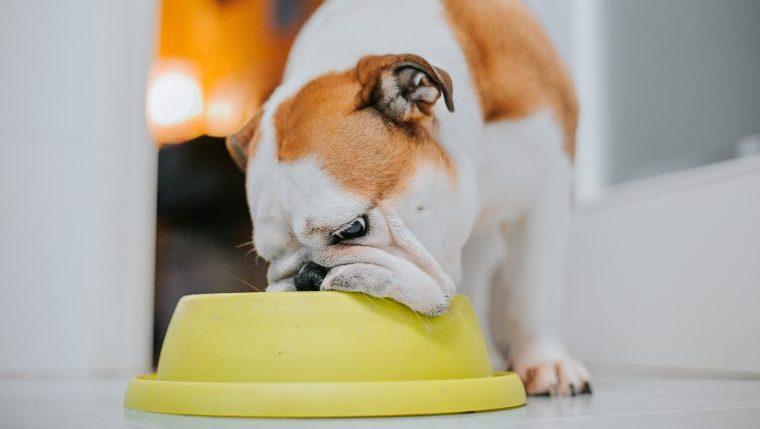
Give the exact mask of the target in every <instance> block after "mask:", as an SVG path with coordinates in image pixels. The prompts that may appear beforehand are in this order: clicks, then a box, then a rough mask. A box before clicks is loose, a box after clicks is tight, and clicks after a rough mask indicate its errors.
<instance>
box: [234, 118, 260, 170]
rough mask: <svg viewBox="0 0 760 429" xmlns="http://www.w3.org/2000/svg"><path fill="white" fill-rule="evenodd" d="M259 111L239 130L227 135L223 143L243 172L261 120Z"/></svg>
mask: <svg viewBox="0 0 760 429" xmlns="http://www.w3.org/2000/svg"><path fill="white" fill-rule="evenodd" d="M261 113H262V112H261V111H259V113H257V114H255V115H253V118H251V120H250V121H248V123H247V124H245V126H244V127H243V129H241V130H240V131H238V132H236V133H235V134H232V135H231V136H229V137H227V140H226V141H225V144H226V146H227V151H228V152H229V153H230V156H231V157H232V160H233V161H235V164H236V165H237V166H238V168H239V169H240V170H241V171H242V172H243V173H245V172H246V171H245V170H246V167H247V166H248V156H249V155H250V154H251V149H252V148H251V142H252V141H253V136H254V134H255V133H256V130H257V129H258V128H259V121H261Z"/></svg>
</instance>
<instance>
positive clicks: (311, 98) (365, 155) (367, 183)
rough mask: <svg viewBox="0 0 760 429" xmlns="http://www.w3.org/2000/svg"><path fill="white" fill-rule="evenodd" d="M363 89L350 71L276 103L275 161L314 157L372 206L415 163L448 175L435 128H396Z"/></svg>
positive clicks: (328, 76) (400, 181)
mask: <svg viewBox="0 0 760 429" xmlns="http://www.w3.org/2000/svg"><path fill="white" fill-rule="evenodd" d="M362 90H363V85H362V84H361V83H360V81H359V78H358V76H357V71H356V70H353V69H352V70H348V71H345V72H340V73H337V72H336V73H330V74H326V75H324V76H321V77H319V78H317V79H315V80H313V81H311V82H309V83H308V84H306V85H305V86H304V87H303V88H302V89H301V90H300V91H299V92H298V93H297V94H296V95H295V96H293V97H292V98H290V99H288V100H286V101H285V102H283V103H281V104H280V105H279V106H278V108H277V111H276V112H275V115H274V126H275V130H276V138H277V144H278V158H279V160H280V161H284V162H288V161H296V160H299V159H302V158H305V157H308V156H314V157H316V158H317V160H318V162H319V163H320V166H321V167H322V168H324V169H325V171H326V172H327V173H328V174H329V175H330V176H331V177H333V178H334V179H336V180H337V181H338V182H339V183H340V184H341V185H342V186H343V187H345V188H346V189H348V190H350V191H352V192H354V193H355V194H357V195H361V196H363V197H365V198H367V199H368V200H370V201H372V202H377V201H379V200H381V199H382V198H383V197H385V196H386V195H389V194H393V193H394V192H396V191H398V190H400V189H402V188H403V187H404V186H405V185H406V181H407V179H409V178H410V177H411V175H412V174H413V173H414V172H415V171H416V166H417V163H419V162H420V161H423V160H427V161H431V162H434V163H437V164H440V165H442V166H443V167H444V168H445V169H446V171H448V172H449V174H453V172H454V167H453V163H452V162H451V160H450V159H449V158H448V156H447V154H446V153H445V151H444V150H443V148H441V146H440V145H439V144H438V142H437V141H435V139H434V131H435V128H436V127H435V126H432V128H428V127H427V126H419V127H409V126H399V125H397V124H395V123H393V122H391V121H389V120H388V119H387V118H385V117H384V116H383V115H382V114H381V113H380V112H378V111H377V110H375V109H374V108H372V107H365V104H366V103H363V101H364V100H363V99H362ZM431 120H432V119H431Z"/></svg>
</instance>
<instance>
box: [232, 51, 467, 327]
mask: <svg viewBox="0 0 760 429" xmlns="http://www.w3.org/2000/svg"><path fill="white" fill-rule="evenodd" d="M439 99H442V100H443V102H444V103H445V107H446V108H447V109H448V110H449V111H452V112H453V110H454V105H453V99H452V82H451V79H450V78H449V75H448V74H447V73H446V72H445V71H443V70H441V69H439V68H437V67H434V66H432V65H431V64H429V63H428V62H427V61H426V60H425V59H423V58H421V57H419V56H416V55H410V54H407V55H383V56H369V57H365V58H363V59H361V60H360V61H359V62H358V64H357V65H356V67H355V68H351V69H349V70H346V71H342V72H334V73H330V74H326V75H322V76H320V77H318V78H316V79H313V80H311V81H309V82H307V83H306V84H304V85H302V86H300V87H299V88H298V90H297V91H295V93H293V91H292V90H291V91H290V93H289V94H287V97H285V96H278V91H276V92H275V94H274V95H273V96H272V98H270V101H268V102H267V103H266V104H265V105H264V107H263V109H262V111H261V112H259V113H258V114H257V115H256V116H254V118H253V119H252V120H251V121H250V122H249V123H248V124H247V125H246V126H245V127H244V128H243V129H242V130H241V131H240V132H238V133H237V134H235V135H233V136H230V137H229V138H228V139H227V147H228V149H229V151H230V154H231V155H232V157H233V159H234V160H235V162H236V163H237V164H238V165H239V166H240V168H241V169H243V170H244V171H246V172H247V194H248V203H249V207H250V211H251V216H252V220H253V225H254V245H255V248H256V250H257V252H258V253H259V255H261V256H262V257H263V258H265V259H267V260H268V261H269V262H270V268H269V273H268V279H269V282H270V285H269V288H268V289H269V290H296V289H298V290H304V289H313V290H317V289H322V290H348V291H360V292H365V293H369V294H371V295H375V296H380V297H390V298H393V299H395V300H397V301H399V302H401V303H403V304H405V305H407V306H409V307H411V308H412V309H414V310H417V311H419V312H421V313H426V314H437V313H440V312H442V311H444V310H445V309H446V308H447V307H448V302H449V300H450V298H451V296H452V294H453V292H454V290H453V289H454V282H453V280H452V278H455V277H456V276H458V270H459V256H460V250H461V245H462V244H463V239H462V237H461V236H463V235H464V234H462V231H461V228H459V227H457V225H456V219H453V218H452V216H451V208H452V206H453V205H455V198H454V194H455V193H456V192H457V174H458V171H457V168H456V167H457V166H456V165H455V163H454V162H453V161H452V159H451V158H450V156H449V154H447V152H446V151H445V150H444V149H443V147H442V146H441V145H440V144H439V141H438V138H437V137H438V119H437V118H436V115H435V113H434V106H435V105H436V103H437V102H438V100H439ZM439 110H442V111H443V109H439Z"/></svg>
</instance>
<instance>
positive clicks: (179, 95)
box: [147, 72, 203, 126]
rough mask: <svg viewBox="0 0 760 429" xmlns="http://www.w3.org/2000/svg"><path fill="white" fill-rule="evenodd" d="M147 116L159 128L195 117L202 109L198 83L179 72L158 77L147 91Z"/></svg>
mask: <svg viewBox="0 0 760 429" xmlns="http://www.w3.org/2000/svg"><path fill="white" fill-rule="evenodd" d="M147 104H148V116H149V117H150V119H151V120H152V121H153V123H155V124H157V125H161V126H167V125H175V124H179V123H182V122H184V121H187V120H189V119H192V118H194V117H197V116H198V115H200V113H201V110H202V108H203V95H201V88H200V86H199V85H198V82H197V81H196V79H195V78H193V77H192V76H189V75H187V74H184V73H181V72H166V73H163V74H161V75H160V76H158V77H157V78H156V79H155V80H154V81H153V83H152V84H151V86H150V88H149V89H148V100H147Z"/></svg>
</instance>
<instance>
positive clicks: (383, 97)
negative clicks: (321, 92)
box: [356, 54, 454, 123]
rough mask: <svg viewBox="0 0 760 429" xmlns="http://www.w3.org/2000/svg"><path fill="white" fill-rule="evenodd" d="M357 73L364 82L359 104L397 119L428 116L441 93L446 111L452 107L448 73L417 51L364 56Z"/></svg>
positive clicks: (403, 119) (404, 119)
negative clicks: (416, 52)
mask: <svg viewBox="0 0 760 429" xmlns="http://www.w3.org/2000/svg"><path fill="white" fill-rule="evenodd" d="M356 73H357V77H358V79H359V82H361V84H362V85H363V88H362V91H361V92H360V93H359V105H360V107H369V106H372V107H374V108H375V109H377V110H378V111H379V112H380V113H382V114H383V115H385V116H386V117H388V118H390V119H391V120H393V121H395V122H397V123H412V122H414V121H417V120H420V119H424V118H427V117H430V115H431V113H432V109H433V105H434V104H435V102H436V101H437V100H438V98H440V96H441V95H443V99H444V101H445V103H446V107H447V108H448V109H449V111H450V112H453V111H454V100H453V98H452V93H453V91H454V88H453V87H452V83H451V77H450V76H449V74H448V73H446V71H444V70H442V69H439V68H438V67H434V66H432V65H431V64H430V63H428V62H427V61H426V60H425V59H424V58H422V57H420V56H418V55H414V54H402V55H373V56H368V57H364V58H362V59H361V60H359V63H358V64H357V66H356Z"/></svg>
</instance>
